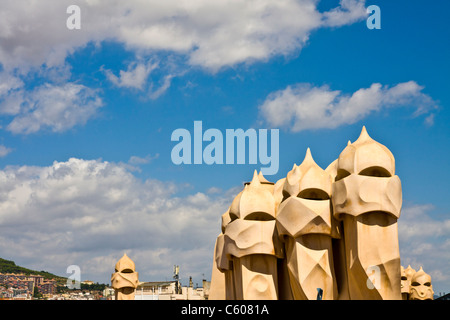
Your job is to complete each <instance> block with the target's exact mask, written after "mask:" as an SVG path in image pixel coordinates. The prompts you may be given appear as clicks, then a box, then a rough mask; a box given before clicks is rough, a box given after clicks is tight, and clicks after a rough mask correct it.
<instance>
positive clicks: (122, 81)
mask: <svg viewBox="0 0 450 320" xmlns="http://www.w3.org/2000/svg"><path fill="white" fill-rule="evenodd" d="M156 67H157V64H152V63H147V64H144V63H137V62H133V63H131V64H130V65H128V69H127V71H123V70H120V75H119V77H117V76H116V75H115V74H113V73H112V72H111V70H105V73H106V77H107V78H108V79H109V80H110V81H111V82H112V83H114V84H115V85H116V86H118V87H125V88H135V89H139V90H143V88H144V85H145V84H146V83H147V78H148V76H149V74H150V72H151V71H152V70H154V69H155V68H156Z"/></svg>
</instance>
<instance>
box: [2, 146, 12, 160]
mask: <svg viewBox="0 0 450 320" xmlns="http://www.w3.org/2000/svg"><path fill="white" fill-rule="evenodd" d="M11 151H12V149H11V148H7V147H5V146H3V145H0V158H3V157H4V156H6V155H7V154H9V153H10V152H11Z"/></svg>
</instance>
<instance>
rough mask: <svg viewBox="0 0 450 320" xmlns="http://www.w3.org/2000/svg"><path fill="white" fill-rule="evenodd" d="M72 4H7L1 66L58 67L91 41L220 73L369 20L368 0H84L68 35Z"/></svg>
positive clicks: (8, 0) (0, 16)
mask: <svg viewBox="0 0 450 320" xmlns="http://www.w3.org/2000/svg"><path fill="white" fill-rule="evenodd" d="M72 4H74V2H73V1H71V0H61V1H57V2H55V1H52V0H42V1H39V2H35V1H31V0H26V1H20V2H17V1H14V0H5V1H2V2H1V5H0V9H1V10H0V12H1V13H0V38H1V39H2V46H1V47H0V63H2V64H3V65H4V66H5V67H6V68H7V69H9V68H15V67H21V68H26V67H32V66H41V65H42V64H45V65H47V66H55V65H58V64H62V63H63V62H64V59H65V57H67V55H68V54H71V53H72V52H74V50H76V49H77V48H80V47H83V46H84V45H86V44H87V43H88V42H90V41H94V42H101V41H103V40H113V41H118V42H120V43H123V44H125V46H126V47H127V48H129V49H132V50H137V51H139V52H154V51H158V50H163V51H171V52H177V53H180V54H183V55H187V57H188V61H189V63H190V64H191V65H197V66H201V67H205V68H207V69H210V70H218V69H220V68H221V67H223V66H230V65H235V64H237V63H242V62H248V61H252V60H264V59H267V58H270V57H273V56H274V55H280V54H281V55H285V54H290V53H292V52H294V51H297V50H299V49H301V48H302V47H303V46H304V45H305V43H306V41H307V40H308V37H309V35H310V33H311V31H313V30H315V29H317V28H320V27H328V26H341V25H345V24H349V23H354V22H355V21H358V20H361V19H363V18H364V17H366V15H367V13H366V12H365V10H364V4H365V1H363V0H341V1H340V5H339V6H338V7H337V8H334V9H332V10H330V11H328V12H319V11H318V10H317V0H302V1H297V0H279V1H271V0H262V1H261V0H236V1H231V2H230V1H227V0H216V1H209V0H192V1H178V0H167V1H158V0H150V1H145V2H144V1H140V0H130V1H119V0H108V1H105V0H98V1H90V0H84V1H81V0H80V1H76V4H77V5H79V6H80V9H81V29H79V30H69V29H68V28H67V27H66V20H67V19H68V18H69V14H67V13H66V9H67V7H68V6H69V5H72ZM49 35H51V36H49Z"/></svg>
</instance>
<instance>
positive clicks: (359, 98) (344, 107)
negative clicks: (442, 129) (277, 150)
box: [259, 81, 437, 132]
mask: <svg viewBox="0 0 450 320" xmlns="http://www.w3.org/2000/svg"><path fill="white" fill-rule="evenodd" d="M422 90H423V87H422V86H419V85H418V84H417V83H416V82H414V81H409V82H404V83H399V84H397V85H395V86H393V87H388V86H382V85H381V84H379V83H373V84H372V85H371V86H370V87H369V88H361V89H358V90H357V91H355V92H354V93H353V94H344V93H342V92H341V91H339V90H331V89H330V88H329V87H328V86H321V87H313V86H311V85H310V84H307V83H300V84H296V85H293V86H288V87H287V88H286V89H283V90H279V91H276V92H272V93H271V94H269V95H268V97H267V98H266V100H265V101H264V102H263V103H262V104H261V105H260V107H259V109H260V115H261V116H262V118H263V119H264V120H265V121H266V122H267V123H269V124H270V125H272V126H275V127H285V128H288V129H289V130H291V131H293V132H298V131H302V130H308V129H321V128H337V127H339V126H341V125H344V124H352V123H355V122H357V121H359V120H361V119H363V118H365V117H367V116H368V115H369V114H371V113H373V112H376V111H379V110H381V109H383V108H389V107H412V108H415V111H414V116H417V115H420V114H424V113H429V112H430V111H431V110H434V109H436V108H437V106H436V102H434V101H433V99H432V98H431V97H429V96H428V95H426V94H425V93H423V92H422ZM427 119H428V118H427ZM427 123H428V124H431V121H429V120H427Z"/></svg>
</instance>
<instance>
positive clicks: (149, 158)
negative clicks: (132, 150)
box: [128, 153, 159, 165]
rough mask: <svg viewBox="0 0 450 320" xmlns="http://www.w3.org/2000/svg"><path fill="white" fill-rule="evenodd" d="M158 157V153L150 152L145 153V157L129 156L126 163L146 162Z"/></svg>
mask: <svg viewBox="0 0 450 320" xmlns="http://www.w3.org/2000/svg"><path fill="white" fill-rule="evenodd" d="M157 158H159V153H157V154H155V155H154V156H152V155H151V154H148V155H146V156H145V157H143V158H142V157H138V156H131V157H130V159H129V160H128V163H129V164H131V165H140V164H148V163H150V162H151V161H152V160H154V159H157Z"/></svg>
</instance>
